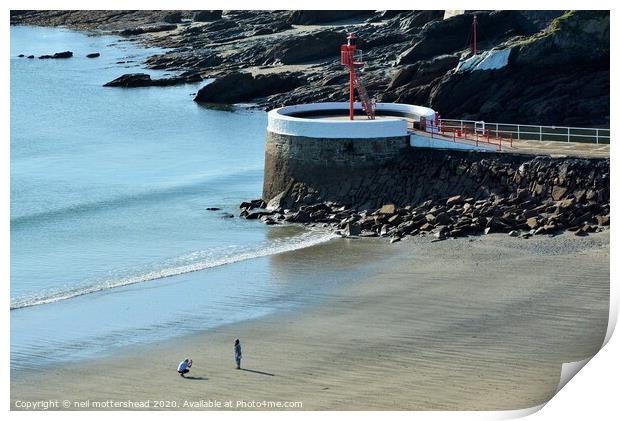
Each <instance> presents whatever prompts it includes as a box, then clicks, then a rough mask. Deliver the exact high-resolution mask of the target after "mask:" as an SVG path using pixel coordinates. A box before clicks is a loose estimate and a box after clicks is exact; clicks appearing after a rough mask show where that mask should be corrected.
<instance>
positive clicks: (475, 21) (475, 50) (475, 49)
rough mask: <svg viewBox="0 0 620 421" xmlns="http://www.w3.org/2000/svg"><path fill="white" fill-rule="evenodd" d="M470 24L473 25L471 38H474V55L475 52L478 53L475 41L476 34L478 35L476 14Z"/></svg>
mask: <svg viewBox="0 0 620 421" xmlns="http://www.w3.org/2000/svg"><path fill="white" fill-rule="evenodd" d="M472 26H473V28H472V29H473V33H474V35H473V38H474V40H473V43H474V48H473V50H474V55H476V54H478V45H477V41H478V40H477V38H478V37H477V35H478V17H477V16H474V23H473V24H472Z"/></svg>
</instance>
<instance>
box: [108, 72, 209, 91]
mask: <svg viewBox="0 0 620 421" xmlns="http://www.w3.org/2000/svg"><path fill="white" fill-rule="evenodd" d="M201 80H202V77H201V76H200V75H199V74H196V73H194V74H191V73H190V74H187V75H181V76H174V77H171V78H163V79H151V76H150V75H147V74H146V73H129V74H126V75H123V76H120V77H117V78H116V79H114V80H113V81H110V82H108V83H106V84H105V85H103V86H108V87H118V88H140V87H144V86H173V85H180V84H184V83H196V82H200V81H201Z"/></svg>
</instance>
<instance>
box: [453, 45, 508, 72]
mask: <svg viewBox="0 0 620 421" xmlns="http://www.w3.org/2000/svg"><path fill="white" fill-rule="evenodd" d="M511 51H512V49H510V48H505V49H501V50H496V49H493V50H490V51H484V52H482V53H480V54H476V55H475V56H472V57H470V58H468V59H467V60H463V61H461V62H460V63H459V64H458V66H456V70H455V71H456V72H457V73H459V72H475V71H477V70H493V69H501V68H502V67H506V66H507V65H508V58H510V52H511Z"/></svg>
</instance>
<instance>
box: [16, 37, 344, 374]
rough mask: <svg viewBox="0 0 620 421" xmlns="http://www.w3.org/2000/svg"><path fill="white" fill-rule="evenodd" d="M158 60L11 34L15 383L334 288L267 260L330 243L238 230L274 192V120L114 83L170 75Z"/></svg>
mask: <svg viewBox="0 0 620 421" xmlns="http://www.w3.org/2000/svg"><path fill="white" fill-rule="evenodd" d="M65 50H70V51H73V53H74V56H73V57H72V58H69V59H48V60H41V59H38V58H34V59H28V58H25V57H24V58H19V57H18V55H19V54H25V55H26V56H28V55H30V54H33V55H35V57H38V56H39V55H42V54H53V53H55V52H59V51H65ZM93 52H99V53H101V56H100V57H98V58H94V59H89V58H86V54H88V53H93ZM160 52H161V50H157V49H153V48H151V49H146V48H143V47H141V46H139V45H137V44H135V43H132V42H129V41H127V40H124V39H121V38H118V37H115V36H102V35H96V36H95V35H92V34H91V35H89V34H85V33H80V32H75V31H71V30H67V29H58V28H37V27H12V28H11V60H10V62H11V85H10V86H11V93H10V98H11V117H10V121H11V139H10V144H11V200H10V203H11V241H10V244H11V293H10V295H11V367H12V369H13V370H15V369H25V368H27V367H29V368H37V367H41V366H46V365H50V364H55V363H63V362H67V361H74V360H77V359H82V358H90V357H97V356H100V355H105V354H106V353H109V352H112V351H113V350H114V349H117V348H120V347H123V346H126V345H130V344H132V343H144V342H148V341H154V340H160V339H165V338H168V337H173V336H175V335H181V334H184V333H187V332H190V331H194V330H204V329H208V328H210V327H214V326H218V325H221V324H225V323H232V322H236V321H240V320H245V319H249V318H254V317H258V316H261V315H264V314H268V313H270V312H273V311H277V310H279V309H285V308H288V307H290V306H291V305H296V304H300V303H303V302H304V299H305V298H304V297H306V295H304V291H307V290H308V286H307V285H304V282H305V281H303V282H302V281H301V280H300V279H301V278H300V277H303V276H306V275H307V277H308V279H310V278H312V282H314V283H315V285H313V286H312V287H313V288H322V287H323V286H324V285H321V282H323V283H328V282H329V280H330V279H332V278H331V277H330V276H322V277H321V276H316V265H315V264H312V265H311V267H308V268H306V272H307V273H306V275H304V274H303V273H302V274H301V275H299V273H298V272H299V271H297V273H298V275H296V276H298V278H300V279H298V280H297V281H298V282H286V279H283V277H285V276H288V275H284V274H290V273H291V272H290V271H277V273H276V272H274V270H273V267H272V265H271V264H270V260H269V258H268V257H269V256H273V255H276V254H278V253H283V252H286V251H290V250H295V249H299V248H303V247H308V246H311V245H313V244H318V243H321V242H325V241H328V240H329V239H330V238H331V237H332V236H331V235H330V234H328V233H325V232H321V231H312V230H307V229H302V228H299V227H294V226H280V227H267V226H265V225H263V224H261V223H260V222H258V221H246V220H244V219H241V218H239V217H238V214H239V209H238V206H239V203H240V202H241V201H243V200H247V199H251V198H256V197H260V193H261V189H262V176H263V158H264V150H263V147H264V133H265V127H266V114H265V113H264V112H262V111H250V110H247V109H245V110H244V109H236V110H234V111H226V110H215V109H210V108H207V107H204V106H201V105H199V104H197V103H195V102H193V101H192V96H191V95H192V94H193V93H195V92H196V90H197V89H198V88H199V87H200V84H198V85H196V84H192V85H181V86H174V87H146V88H133V89H123V88H109V87H103V86H102V85H103V84H104V83H106V82H108V81H110V80H112V79H114V78H116V77H118V76H120V75H122V74H124V73H131V72H146V73H149V74H151V76H152V77H164V76H167V74H166V73H164V72H163V71H152V70H147V69H144V68H142V65H141V63H142V62H143V60H144V59H145V58H146V57H148V56H149V55H152V54H156V53H160ZM208 207H214V208H219V209H220V210H216V211H208V210H206V208H208ZM231 215H234V217H231ZM300 270H301V272H303V271H304V270H303V268H300ZM308 279H306V281H308Z"/></svg>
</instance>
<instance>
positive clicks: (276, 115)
mask: <svg viewBox="0 0 620 421" xmlns="http://www.w3.org/2000/svg"><path fill="white" fill-rule="evenodd" d="M375 105H376V108H375V109H376V113H377V114H379V115H380V114H382V113H384V114H390V113H393V114H398V115H400V116H402V118H389V119H382V118H378V119H376V120H366V119H364V117H363V116H360V119H356V120H352V121H351V120H346V119H343V120H338V119H333V118H325V119H321V118H320V117H319V118H316V117H313V118H304V117H303V116H297V114H303V113H325V114H329V112H330V111H334V112H342V111H348V109H349V103H348V102H321V103H312V104H300V105H291V106H287V107H282V108H276V109H274V110H271V111H269V113H268V125H267V130H268V131H270V132H272V133H277V134H282V135H289V136H304V137H314V138H328V139H371V138H374V139H376V138H382V137H398V136H407V135H408V133H407V126H408V122H407V120H410V121H411V120H413V121H420V118H421V117H424V118H426V120H431V121H432V120H433V119H434V118H435V111H433V110H432V109H430V108H426V107H421V106H419V105H409V104H395V103H385V102H380V103H377V104H375ZM355 109H356V110H358V111H361V110H362V105H361V103H356V104H355Z"/></svg>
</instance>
